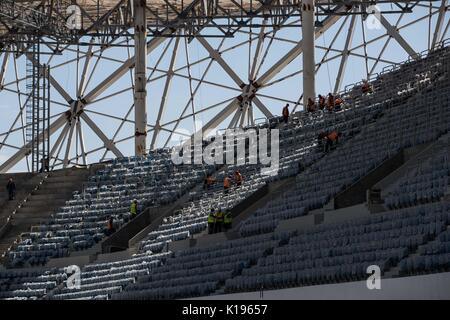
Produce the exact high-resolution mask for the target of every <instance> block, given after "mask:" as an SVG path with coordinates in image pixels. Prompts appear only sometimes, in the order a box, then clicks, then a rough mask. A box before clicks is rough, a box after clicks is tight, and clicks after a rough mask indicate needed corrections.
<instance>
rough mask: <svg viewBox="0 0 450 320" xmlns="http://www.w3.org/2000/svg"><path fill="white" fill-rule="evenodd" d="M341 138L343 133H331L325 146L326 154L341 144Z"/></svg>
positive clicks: (334, 131)
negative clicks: (334, 146)
mask: <svg viewBox="0 0 450 320" xmlns="http://www.w3.org/2000/svg"><path fill="white" fill-rule="evenodd" d="M340 136H341V133H338V132H337V131H336V130H333V131H331V132H330V133H329V134H328V135H327V137H326V139H327V144H326V146H325V152H328V150H330V149H331V147H332V146H333V145H336V144H337V143H338V142H339V137H340Z"/></svg>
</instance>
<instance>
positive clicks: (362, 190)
mask: <svg viewBox="0 0 450 320" xmlns="http://www.w3.org/2000/svg"><path fill="white" fill-rule="evenodd" d="M403 163H404V155H403V151H400V152H399V153H397V154H396V155H395V156H393V157H392V158H390V159H387V160H386V161H384V162H383V163H382V164H381V165H380V166H378V167H377V168H375V169H373V170H372V171H371V172H370V173H369V174H367V175H365V176H364V177H363V178H362V179H360V180H359V181H357V182H356V183H355V184H353V185H352V186H350V187H349V188H347V189H345V190H344V191H342V192H341V193H339V194H338V195H337V196H336V197H334V208H335V209H340V208H346V207H350V206H354V205H356V204H360V203H364V202H366V192H367V190H368V189H370V188H371V187H372V186H374V185H375V184H376V183H377V182H378V181H380V180H382V179H383V178H384V177H386V176H388V175H389V174H391V173H392V172H394V171H395V170H396V169H398V168H399V167H401V166H402V165H403Z"/></svg>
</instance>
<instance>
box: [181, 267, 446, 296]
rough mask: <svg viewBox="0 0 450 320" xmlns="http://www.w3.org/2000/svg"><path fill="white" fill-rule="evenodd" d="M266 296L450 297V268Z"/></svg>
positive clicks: (276, 291) (277, 292) (257, 294)
mask: <svg viewBox="0 0 450 320" xmlns="http://www.w3.org/2000/svg"><path fill="white" fill-rule="evenodd" d="M260 294H261V293H260V292H259V291H257V292H246V293H236V294H226V295H218V296H209V297H201V298H195V299H189V300H259V299H261V296H260ZM263 299H265V300H404V299H408V300H414V299H445V300H448V299H450V272H447V273H437V274H430V275H424V276H414V277H404V278H395V279H381V289H380V290H376V289H374V290H369V289H367V286H366V282H365V281H358V282H348V283H338V284H329V285H319V286H310V287H298V288H291V289H282V290H270V291H264V292H263Z"/></svg>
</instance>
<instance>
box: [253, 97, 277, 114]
mask: <svg viewBox="0 0 450 320" xmlns="http://www.w3.org/2000/svg"><path fill="white" fill-rule="evenodd" d="M252 101H253V102H254V103H255V105H256V107H258V109H259V110H261V112H262V113H263V114H264V115H265V116H266V118H267V119H269V118H273V114H272V112H270V111H269V109H267V107H266V106H265V105H264V103H262V101H261V100H259V98H258V97H253V99H252Z"/></svg>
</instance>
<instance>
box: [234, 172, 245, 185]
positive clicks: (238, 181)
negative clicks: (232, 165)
mask: <svg viewBox="0 0 450 320" xmlns="http://www.w3.org/2000/svg"><path fill="white" fill-rule="evenodd" d="M234 181H235V182H236V185H237V186H238V187H239V186H241V185H242V181H243V179H242V174H241V172H240V171H239V170H236V171H235V172H234Z"/></svg>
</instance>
